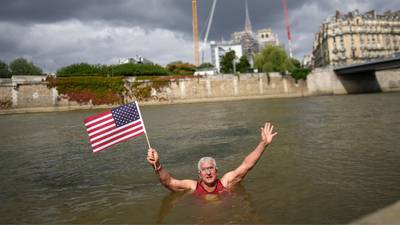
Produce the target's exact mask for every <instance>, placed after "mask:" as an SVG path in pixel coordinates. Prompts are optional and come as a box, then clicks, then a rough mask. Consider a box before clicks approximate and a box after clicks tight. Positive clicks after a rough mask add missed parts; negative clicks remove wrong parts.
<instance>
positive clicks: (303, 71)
mask: <svg viewBox="0 0 400 225" xmlns="http://www.w3.org/2000/svg"><path fill="white" fill-rule="evenodd" d="M310 72H311V69H308V68H296V69H293V70H291V71H290V74H291V75H292V77H293V78H294V79H295V80H296V82H297V81H298V80H300V79H303V80H305V79H307V76H308V74H310Z"/></svg>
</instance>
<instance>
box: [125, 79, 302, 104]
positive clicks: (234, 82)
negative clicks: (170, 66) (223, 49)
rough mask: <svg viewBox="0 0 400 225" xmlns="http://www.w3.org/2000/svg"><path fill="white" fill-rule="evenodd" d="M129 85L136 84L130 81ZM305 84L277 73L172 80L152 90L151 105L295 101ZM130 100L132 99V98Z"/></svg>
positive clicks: (147, 84) (144, 83)
mask: <svg viewBox="0 0 400 225" xmlns="http://www.w3.org/2000/svg"><path fill="white" fill-rule="evenodd" d="M128 82H131V83H133V82H136V81H134V80H129V79H128ZM140 82H142V84H141V86H152V82H151V81H140ZM306 91H307V89H306V84H305V82H304V81H299V82H297V83H296V82H295V80H294V79H293V78H291V77H289V76H287V77H282V76H281V75H279V74H277V73H271V74H270V75H269V76H267V75H266V74H241V75H239V76H235V75H218V76H209V77H204V78H190V79H179V80H171V81H170V82H169V83H168V84H167V85H165V86H164V87H162V88H160V89H159V90H157V89H156V88H152V89H151V100H150V101H153V102H154V101H160V102H163V101H167V102H171V103H174V102H175V103H177V102H189V101H190V102H193V101H217V100H230V99H247V98H268V97H294V96H304V95H305V94H306ZM131 97H132V96H131Z"/></svg>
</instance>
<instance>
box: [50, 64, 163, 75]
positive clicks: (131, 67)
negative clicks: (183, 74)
mask: <svg viewBox="0 0 400 225" xmlns="http://www.w3.org/2000/svg"><path fill="white" fill-rule="evenodd" d="M168 74H169V73H168V71H167V70H166V69H164V68H163V67H161V66H159V65H149V64H134V63H126V64H121V65H109V66H108V65H90V64H88V63H77V64H72V65H69V66H66V67H63V68H60V69H59V70H57V76H59V77H70V76H157V75H159V76H160V75H161V76H163V75H168Z"/></svg>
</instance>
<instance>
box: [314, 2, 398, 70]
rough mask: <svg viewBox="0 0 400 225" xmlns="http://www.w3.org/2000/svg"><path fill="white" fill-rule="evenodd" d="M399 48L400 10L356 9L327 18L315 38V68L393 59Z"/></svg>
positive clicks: (337, 12)
mask: <svg viewBox="0 0 400 225" xmlns="http://www.w3.org/2000/svg"><path fill="white" fill-rule="evenodd" d="M399 47H400V11H397V12H391V11H388V12H385V13H384V14H383V15H377V14H376V12H375V11H369V12H366V13H363V14H360V13H359V11H358V10H355V11H352V12H349V13H348V14H345V15H341V14H340V12H339V11H336V15H335V16H333V17H329V18H328V19H327V20H326V21H325V22H324V23H323V24H322V25H321V27H320V30H319V32H318V33H317V34H316V35H315V40H314V46H313V58H314V66H315V67H321V66H326V65H333V66H338V65H349V64H357V63H363V62H368V61H371V60H375V59H379V58H387V57H392V56H393V55H394V54H395V53H396V52H398V51H399Z"/></svg>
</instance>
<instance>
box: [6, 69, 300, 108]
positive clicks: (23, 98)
mask: <svg viewBox="0 0 400 225" xmlns="http://www.w3.org/2000/svg"><path fill="white" fill-rule="evenodd" d="M45 79H46V77H45V76H13V77H12V79H1V80H0V102H8V103H9V105H10V107H9V108H35V107H67V108H68V107H70V108H76V107H79V106H80V105H79V104H78V103H76V102H72V101H68V100H66V99H65V98H63V97H60V96H59V94H58V92H57V90H56V89H55V88H48V87H47V82H46V81H45ZM126 83H127V84H128V85H126V86H127V87H134V86H135V85H129V84H133V83H140V86H150V87H151V86H152V82H151V81H135V79H134V78H132V77H127V78H126ZM127 92H130V93H133V91H132V90H127ZM305 93H306V84H305V82H304V81H299V82H298V83H296V82H295V81H294V80H293V79H292V78H291V77H282V76H281V75H279V74H275V73H272V74H270V75H269V76H267V75H266V74H242V75H240V76H236V75H219V76H212V77H204V78H201V77H199V78H190V79H177V80H171V81H167V83H166V85H164V86H163V87H162V88H159V89H158V88H151V97H150V98H149V99H146V100H144V101H142V103H144V104H146V103H148V104H158V103H179V102H198V101H218V100H230V99H244V98H267V97H294V96H303V95H305ZM134 99H135V96H132V95H125V101H126V102H128V101H132V100H134ZM88 105H90V104H88ZM88 105H86V106H88ZM3 108H4V107H3Z"/></svg>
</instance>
